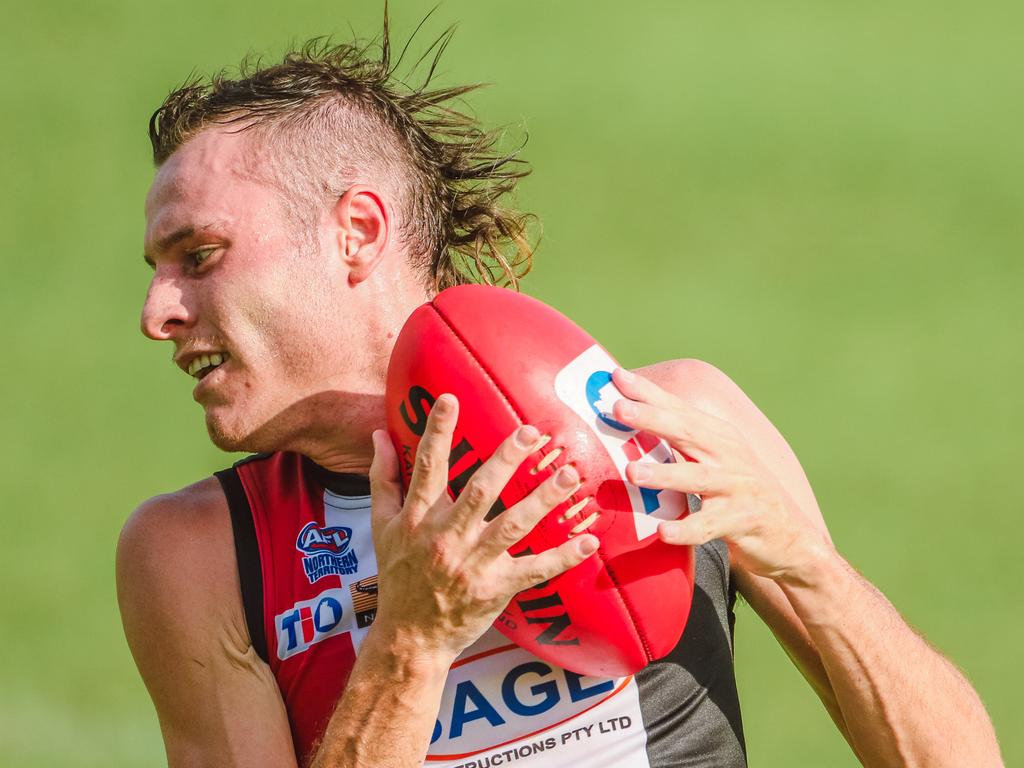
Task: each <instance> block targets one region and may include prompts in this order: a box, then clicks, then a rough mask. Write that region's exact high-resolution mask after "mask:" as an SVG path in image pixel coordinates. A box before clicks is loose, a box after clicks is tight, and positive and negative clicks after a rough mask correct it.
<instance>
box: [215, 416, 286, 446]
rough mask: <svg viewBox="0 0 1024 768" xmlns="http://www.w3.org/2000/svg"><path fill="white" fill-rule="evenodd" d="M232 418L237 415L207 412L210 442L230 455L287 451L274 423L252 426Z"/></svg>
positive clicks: (271, 421) (272, 421)
mask: <svg viewBox="0 0 1024 768" xmlns="http://www.w3.org/2000/svg"><path fill="white" fill-rule="evenodd" d="M231 416H237V414H227V413H223V412H222V413H218V412H217V410H215V409H210V410H207V412H206V432H207V434H209V436H210V441H211V442H212V443H213V444H214V445H215V446H217V447H218V448H220V449H221V450H222V451H226V452H228V453H273V452H274V451H281V450H285V447H284V446H283V445H282V442H283V441H282V440H281V435H279V434H277V435H275V433H276V432H277V430H275V429H274V428H273V426H274V421H275V420H273V419H271V420H270V421H268V422H267V423H264V424H252V423H248V422H246V421H240V420H238V419H237V418H235V419H232V418H231Z"/></svg>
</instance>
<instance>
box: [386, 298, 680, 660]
mask: <svg viewBox="0 0 1024 768" xmlns="http://www.w3.org/2000/svg"><path fill="white" fill-rule="evenodd" d="M615 367H616V364H615V362H614V360H612V358H611V357H610V356H609V354H608V353H607V352H606V351H605V350H604V349H603V348H602V347H601V346H600V345H598V344H597V343H596V342H595V341H594V340H593V339H592V338H591V337H590V336H589V335H588V334H587V333H586V332H584V331H583V330H582V329H581V328H579V327H578V326H577V325H576V324H575V323H573V322H572V321H571V320H569V319H568V318H566V317H565V316H563V315H562V314H560V313H559V312H557V311H556V310H554V309H552V308H551V307H548V306H547V305H545V304H543V303H542V302H540V301H537V300H536V299H532V298H530V297H528V296H524V295H522V294H519V293H516V292H514V291H510V290H506V289H503V288H494V287H489V286H481V285H464V286H459V287H456V288H449V289H448V290H446V291H443V292H442V293H440V294H439V295H438V296H437V297H436V298H435V299H434V300H433V301H431V302H430V303H428V304H424V305H423V306H421V307H419V308H418V309H417V310H416V311H415V312H414V313H413V314H412V316H411V317H410V318H409V320H408V321H407V322H406V324H405V327H404V328H403V329H402V332H401V333H400V334H399V337H398V340H397V342H396V344H395V349H394V352H393V354H392V357H391V363H390V366H389V368H388V381H387V398H386V407H387V418H388V430H389V432H390V434H391V438H392V440H393V441H394V443H395V447H396V449H397V450H398V453H399V458H400V464H401V467H402V481H403V483H404V485H405V487H406V488H408V484H409V477H410V474H411V470H412V460H413V457H414V456H415V453H416V447H417V445H418V444H419V440H420V436H421V435H422V434H423V430H424V427H425V426H426V416H427V413H428V412H429V410H430V407H431V405H432V404H433V403H434V401H435V400H436V398H437V397H438V395H441V394H443V393H445V392H450V393H452V394H454V395H455V396H456V397H457V398H458V399H459V406H460V407H459V418H458V424H457V426H456V429H455V437H454V440H453V444H452V453H451V463H450V473H449V476H448V477H449V484H448V488H449V492H450V493H451V494H452V496H453V497H455V496H458V494H459V492H460V491H461V490H462V488H464V487H465V485H466V482H467V481H468V479H469V478H470V476H471V475H472V474H473V472H474V471H475V470H476V469H477V468H478V467H479V466H480V465H481V464H482V463H483V462H484V461H485V460H486V459H487V458H488V457H489V456H490V455H491V454H492V453H493V452H494V451H495V449H496V448H497V447H498V445H499V444H500V443H501V441H502V440H504V439H505V438H506V437H507V436H508V435H509V434H511V433H512V432H513V431H514V430H515V429H516V428H517V427H518V426H520V425H521V424H532V425H534V426H535V427H537V429H539V430H540V431H541V434H543V435H550V437H551V439H550V440H549V441H548V442H547V443H545V444H544V445H542V446H541V447H540V448H539V449H538V450H537V452H536V453H535V454H534V455H533V456H531V457H530V458H529V459H528V460H527V461H526V462H525V463H524V464H523V466H522V467H521V468H520V469H519V471H518V472H517V473H516V475H515V476H514V477H513V479H512V481H511V482H510V483H509V484H508V486H507V487H506V488H505V490H504V491H503V493H502V494H501V498H500V501H499V503H498V504H497V505H495V508H494V509H492V510H491V516H494V515H497V514H500V512H501V511H502V510H503V509H507V508H508V507H511V506H512V505H513V504H515V503H516V502H518V501H519V500H520V499H522V498H523V497H524V496H526V495H527V494H528V493H529V492H530V491H532V490H533V489H534V488H536V487H537V485H539V484H540V483H541V482H542V481H543V480H544V479H545V478H546V477H548V476H549V475H551V474H553V473H554V471H555V470H556V469H558V467H560V466H562V465H563V464H572V465H573V466H575V467H576V469H577V470H578V471H579V474H580V478H581V479H582V485H581V487H580V489H579V490H578V491H577V492H576V493H575V494H574V495H573V496H572V497H571V498H570V499H569V500H568V501H567V502H565V503H564V504H562V505H561V506H559V507H557V508H555V509H554V510H553V511H552V512H550V513H549V514H548V515H547V516H546V517H545V518H544V519H543V520H541V522H540V523H539V524H538V525H537V526H536V527H535V528H534V530H533V531H532V532H531V533H530V534H529V535H527V536H526V538H525V539H523V540H522V541H521V542H520V543H519V544H518V545H516V546H515V547H513V548H512V549H511V550H510V552H511V553H512V554H513V555H515V554H518V553H520V552H523V551H526V550H529V551H530V552H534V553H536V552H541V551H543V550H545V549H548V548H550V547H554V546H557V545H559V544H561V543H562V542H564V541H566V540H567V539H568V538H570V537H572V536H574V535H577V534H578V533H580V532H582V531H583V530H586V531H588V532H589V533H592V534H594V535H595V536H597V538H598V539H599V541H600V546H599V548H598V551H597V552H596V553H595V554H594V555H593V556H591V557H590V558H588V559H587V560H586V561H584V562H583V563H581V564H580V565H578V566H576V567H575V568H573V569H571V570H569V571H568V572H566V573H564V574H562V575H561V576H558V577H556V578H554V579H552V580H551V581H549V582H546V583H543V584H538V585H536V586H535V587H532V588H531V589H528V590H525V591H523V592H520V593H519V594H518V595H517V596H516V597H515V599H513V600H512V602H511V603H509V605H508V607H507V608H506V609H505V611H504V613H502V615H501V616H500V617H499V618H498V620H497V621H496V622H495V626H496V627H497V628H498V629H499V630H501V632H503V633H504V634H505V635H506V636H507V637H509V638H510V639H511V640H513V641H514V642H516V643H517V644H519V645H520V646H522V647H523V648H525V649H527V650H528V651H530V652H531V653H533V654H535V655H536V656H538V657H540V658H542V659H544V660H546V661H549V662H551V663H553V664H557V665H558V666H561V667H565V668H567V669H569V670H572V671H574V672H578V673H581V674H587V675H595V676H602V677H618V676H622V675H627V674H631V673H633V672H636V671H637V670H639V669H641V668H642V667H644V666H646V665H647V664H648V663H649V662H650V661H652V660H654V659H658V658H661V657H662V656H664V655H666V654H667V653H668V652H669V651H671V650H672V648H673V647H674V646H675V645H676V643H677V642H678V641H679V638H680V636H681V635H682V632H683V627H684V626H685V625H686V619H687V616H688V615H689V612H690V601H691V599H692V597H693V553H692V550H691V549H690V548H689V547H678V546H670V545H668V544H664V543H663V542H661V541H660V540H659V539H658V537H657V535H655V534H656V531H657V523H658V520H659V519H669V520H674V519H677V518H679V517H681V516H683V515H685V514H686V513H687V498H686V496H685V495H684V494H681V493H676V492H674V491H655V490H651V489H647V488H639V487H637V486H635V485H632V484H630V483H627V482H626V481H625V466H626V463H627V462H629V461H633V460H639V461H652V462H670V461H675V456H674V454H673V452H672V450H671V448H669V446H668V445H667V444H666V443H665V442H664V441H662V440H659V439H658V438H655V437H652V436H651V435H648V434H646V433H642V432H636V431H635V430H632V429H629V428H628V427H625V426H623V425H622V424H619V423H618V422H615V421H614V420H613V419H612V418H611V417H610V416H609V415H608V414H610V413H611V407H612V404H613V403H614V402H615V400H616V399H618V398H619V397H620V396H621V395H620V394H619V392H618V390H617V389H616V388H615V386H614V384H613V383H612V381H611V372H612V370H614V368H615Z"/></svg>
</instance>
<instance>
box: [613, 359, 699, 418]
mask: <svg viewBox="0 0 1024 768" xmlns="http://www.w3.org/2000/svg"><path fill="white" fill-rule="evenodd" d="M612 382H613V383H614V384H615V386H616V387H617V388H618V390H619V392H621V393H622V394H624V395H625V396H626V397H628V398H629V399H630V400H639V401H641V402H644V403H648V404H650V405H656V406H659V407H661V408H669V409H672V408H676V407H679V406H682V405H683V401H682V400H680V399H679V398H678V397H676V396H675V395H673V394H672V393H671V392H668V391H667V390H664V389H662V388H661V387H659V386H658V385H657V384H655V383H654V382H653V381H651V380H650V379H648V378H647V377H645V376H641V375H640V374H638V373H634V372H633V371H629V370H626V369H625V368H616V369H615V370H614V371H612Z"/></svg>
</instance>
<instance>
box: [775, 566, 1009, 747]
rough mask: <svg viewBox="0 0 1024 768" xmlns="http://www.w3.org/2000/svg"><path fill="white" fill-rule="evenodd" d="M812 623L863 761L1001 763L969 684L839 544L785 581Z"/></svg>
mask: <svg viewBox="0 0 1024 768" xmlns="http://www.w3.org/2000/svg"><path fill="white" fill-rule="evenodd" d="M780 585H781V586H782V588H783V590H784V591H785V593H786V595H787V597H788V598H789V601H790V603H791V604H792V606H793V608H794V610H795V611H796V613H797V615H798V616H799V617H800V619H801V621H802V622H803V623H804V625H805V626H806V628H807V631H808V633H809V634H810V638H811V640H812V641H813V643H814V645H815V646H816V648H817V651H818V653H819V654H820V658H821V662H822V664H823V666H824V668H825V671H826V672H827V674H828V678H829V681H830V683H831V685H832V690H833V692H834V694H835V697H836V701H837V702H838V705H839V707H840V709H841V711H842V713H843V719H844V721H845V723H846V726H847V729H848V733H849V736H848V737H849V739H850V741H851V743H852V745H853V747H854V749H855V751H856V752H857V754H858V756H859V757H860V758H861V760H862V761H863V762H864V763H865V764H866V765H870V766H874V765H886V766H888V765H899V766H902V765H927V766H942V765H950V766H963V765H971V766H979V767H980V766H992V765H1001V764H1002V761H1001V758H1000V756H999V748H998V745H997V743H996V740H995V734H994V732H993V730H992V725H991V722H990V720H989V718H988V715H987V713H986V712H985V708H984V706H983V705H982V703H981V701H980V700H979V698H978V696H977V694H976V693H975V692H974V690H973V688H972V687H971V685H970V684H969V683H968V682H967V681H966V680H965V679H964V677H963V676H962V675H961V674H960V673H959V672H958V671H957V669H956V668H955V667H954V666H953V665H952V664H951V663H950V662H949V661H947V660H946V659H945V658H944V657H943V656H942V655H941V654H939V653H937V652H936V651H935V650H934V649H932V648H931V647H930V646H929V645H928V644H927V643H926V642H925V641H924V640H923V639H922V638H921V637H920V636H918V635H917V634H916V633H915V632H914V631H913V630H912V629H911V628H910V627H909V626H907V624H906V623H905V622H904V621H903V619H902V617H901V616H900V615H899V613H898V612H897V611H896V610H895V608H893V606H892V604H890V603H889V601H888V600H886V599H885V597H884V596H883V595H882V594H881V593H880V592H878V590H876V589H875V588H874V587H872V586H871V585H870V584H869V583H868V582H867V581H866V580H864V579H863V578H862V577H861V576H860V575H859V574H858V573H857V572H856V571H855V570H854V569H853V568H852V567H851V566H850V565H849V564H848V563H847V562H846V561H845V560H843V558H842V557H840V556H839V555H838V554H837V553H835V552H834V551H833V550H829V552H828V553H827V554H823V555H822V556H821V557H820V558H818V559H816V560H815V561H814V564H813V566H812V567H810V568H808V569H804V571H803V572H802V573H801V576H800V578H799V579H790V580H780Z"/></svg>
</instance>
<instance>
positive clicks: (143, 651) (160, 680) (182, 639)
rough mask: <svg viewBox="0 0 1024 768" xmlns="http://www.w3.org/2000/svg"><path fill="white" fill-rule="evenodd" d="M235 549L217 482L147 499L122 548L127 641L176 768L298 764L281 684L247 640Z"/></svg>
mask: <svg viewBox="0 0 1024 768" xmlns="http://www.w3.org/2000/svg"><path fill="white" fill-rule="evenodd" d="M233 551H234V544H233V541H232V535H231V521H230V518H229V516H228V511H227V503H226V501H225V499H224V494H223V492H222V491H221V489H220V484H219V483H218V482H217V481H216V480H214V479H213V478H210V479H209V480H204V481H202V482H200V483H197V484H196V485H194V486H191V487H190V488H186V489H184V490H182V491H179V492H178V493H175V494H169V495H167V496H161V497H157V498H155V499H150V500H149V501H147V502H146V503H145V504H143V505H142V506H141V507H139V509H138V510H136V512H135V513H134V514H133V515H132V517H131V518H130V519H129V520H128V522H127V523H126V525H125V527H124V530H123V532H122V534H121V540H120V542H119V544H118V549H117V593H118V602H119V604H120V608H121V619H122V622H123V623H124V631H125V636H126V638H127V640H128V645H129V647H130V648H131V651H132V655H133V656H134V657H135V663H136V664H137V665H138V668H139V672H140V674H141V675H142V678H143V680H144V682H145V684H146V688H147V689H148V690H149V694H150V696H151V697H152V699H153V703H154V705H155V706H156V710H157V716H158V717H159V720H160V730H161V732H162V734H163V738H164V745H165V748H166V750H167V763H168V765H169V766H171V768H177V767H178V766H189V767H190V768H191V767H193V766H210V767H211V768H213V767H214V766H217V767H222V766H260V765H267V766H271V765H272V766H283V767H284V768H287V767H288V766H294V765H295V753H294V748H293V747H292V739H291V732H290V730H289V727H288V720H287V716H286V714H285V709H284V704H283V703H282V701H281V697H280V694H279V693H278V688H277V683H276V681H275V680H274V678H273V676H272V674H271V672H270V669H269V668H268V667H267V665H266V664H264V662H263V661H262V660H261V659H260V658H259V657H258V656H257V655H256V652H255V651H254V650H253V648H252V645H251V644H250V641H249V633H248V630H247V629H246V625H245V619H244V617H243V614H242V601H241V594H240V589H239V585H238V573H237V568H236V567H235V561H234V557H231V556H230V553H231V552H233Z"/></svg>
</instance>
